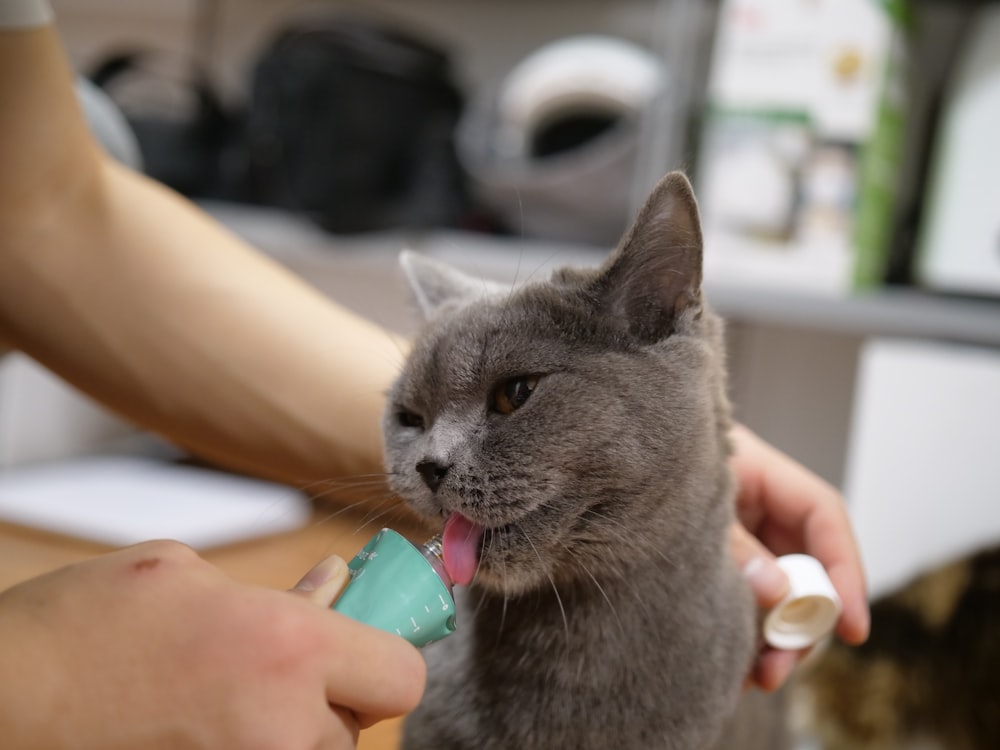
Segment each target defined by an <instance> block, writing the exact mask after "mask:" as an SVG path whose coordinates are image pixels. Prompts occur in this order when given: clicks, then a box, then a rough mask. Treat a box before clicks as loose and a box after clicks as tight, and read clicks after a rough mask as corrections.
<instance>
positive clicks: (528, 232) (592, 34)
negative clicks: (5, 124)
mask: <svg viewBox="0 0 1000 750" xmlns="http://www.w3.org/2000/svg"><path fill="white" fill-rule="evenodd" d="M53 5H54V7H55V10H56V16H57V21H58V26H59V29H60V31H61V34H62V36H63V39H64V41H65V44H66V46H67V49H68V51H69V54H70V57H71V59H72V62H73V64H74V66H75V67H76V69H77V71H78V72H79V74H80V76H81V78H82V79H83V82H82V83H81V87H82V91H81V97H83V98H84V99H86V100H88V101H90V102H91V106H90V111H91V113H92V115H91V116H92V118H93V124H94V128H95V130H96V131H97V132H98V133H99V134H100V135H101V137H102V141H103V142H104V143H105V144H106V146H107V147H108V148H109V149H110V150H111V151H112V152H113V153H115V154H116V155H117V156H119V158H121V159H123V160H125V161H127V162H130V163H132V164H133V165H135V166H137V167H138V168H140V169H143V170H144V171H146V172H147V173H148V174H149V175H151V176H152V177H154V178H156V179H158V180H161V181H163V182H164V183H166V184H168V185H170V186H171V187H173V188H175V189H177V190H178V191H180V192H182V193H184V194H185V195H187V196H189V197H191V198H192V199H193V200H195V201H197V202H198V203H200V204H201V205H202V206H203V207H204V208H205V209H206V210H207V211H209V212H210V213H212V214H213V215H214V216H216V217H217V218H218V219H220V220H221V221H223V222H224V223H225V224H227V225H228V226H230V227H231V228H232V229H233V230H234V231H236V232H237V233H239V234H241V235H243V236H245V237H246V238H247V239H249V240H250V241H251V242H252V243H253V244H255V245H257V246H258V247H260V248H261V249H262V250H264V251H265V252H267V253H269V254H271V255H273V256H274V257H276V258H278V259H279V260H280V261H282V262H283V263H285V264H287V265H288V266H289V267H291V268H292V269H293V270H295V271H296V272H298V273H300V274H301V275H302V276H303V277H305V278H306V279H307V280H308V281H310V282H311V283H313V284H314V285H316V286H317V287H319V288H320V289H321V290H323V291H324V292H326V293H328V294H330V295H331V296H333V297H335V298H336V299H338V300H339V301H341V302H342V303H344V304H346V305H348V306H350V307H352V308H354V309H356V310H357V311H358V312H360V313H362V314H364V315H366V316H368V317H370V318H372V319H374V320H376V321H378V322H379V323H381V324H383V325H385V326H387V327H389V328H392V329H394V330H398V331H401V332H404V333H406V332H410V331H412V330H413V328H414V326H415V317H414V316H413V314H412V311H411V309H410V308H409V304H408V301H407V296H406V294H405V292H404V290H403V287H402V284H401V282H400V280H399V278H398V277H397V273H396V263H395V256H396V254H397V253H398V251H399V250H400V249H401V248H402V247H404V246H409V247H412V248H415V249H418V250H420V251H422V252H425V253H428V254H431V255H434V256H437V257H440V258H443V259H446V260H449V261H451V262H453V263H455V264H457V265H460V266H462V267H464V268H465V269H466V270H468V271H470V272H472V273H478V274H482V275H483V276H487V277H491V278H497V279H500V280H505V281H511V282H513V281H520V280H524V279H526V278H529V277H531V276H534V275H537V274H539V273H542V272H545V271H546V270H547V269H549V268H551V267H555V266H560V265H565V264H569V263H586V264H596V263H599V262H600V261H601V260H602V259H603V257H604V256H606V254H607V253H608V252H609V250H610V249H611V248H613V247H614V245H615V243H616V241H617V238H618V236H619V235H620V233H621V231H622V230H623V229H624V228H625V227H626V226H627V225H628V223H629V222H630V220H631V218H632V216H633V215H634V213H635V211H636V210H637V208H638V206H639V205H640V204H641V201H642V200H643V199H644V197H645V195H646V194H647V193H648V191H649V189H650V188H651V187H652V185H653V184H655V182H656V180H657V179H658V178H659V177H660V176H661V175H662V174H664V173H665V172H667V171H669V170H670V169H674V168H682V169H685V170H686V171H687V172H688V173H689V175H690V176H691V178H692V181H693V182H694V185H695V191H696V193H697V194H698V196H699V200H700V203H701V207H702V213H703V220H704V224H705V234H706V250H705V265H706V290H707V295H708V298H709V300H710V302H711V303H712V304H713V305H714V306H715V307H716V308H717V309H718V310H719V311H720V312H721V313H722V314H723V315H724V316H725V317H726V318H727V320H728V321H729V329H728V336H729V345H730V361H731V368H732V396H733V400H734V404H735V408H736V413H737V416H738V418H739V419H741V420H742V421H744V422H745V423H746V424H748V425H749V426H750V427H751V428H753V429H754V430H756V431H757V432H758V433H759V434H761V435H762V436H763V437H764V438H766V439H768V440H769V441H771V442H773V443H774V444H776V445H777V446H779V447H780V448H782V449H784V450H786V451H787V452H789V453H790V454H791V455H793V456H794V457H796V458H797V459H799V460H800V461H802V462H804V463H805V464H806V465H808V466H809V467H810V468H812V469H813V470H815V471H816V472H818V473H819V474H821V475H822V476H823V477H825V478H826V479H828V480H829V481H830V482H831V483H833V484H834V485H836V486H837V487H839V488H840V489H841V490H842V491H843V492H844V493H845V496H846V498H847V501H848V503H849V507H850V511H851V514H852V517H853V519H854V522H855V524H856V528H857V532H858V535H859V538H860V541H861V544H862V549H863V553H864V557H865V563H866V567H867V570H868V574H869V582H870V585H871V590H872V598H873V600H876V601H878V604H877V605H876V606H877V609H876V615H877V616H876V630H875V636H874V637H873V640H872V644H870V645H869V646H868V647H866V649H868V650H867V651H866V652H864V653H862V654H861V655H860V656H859V655H858V652H857V651H855V652H852V653H851V654H838V653H837V649H831V650H830V653H829V654H828V655H826V656H825V657H824V658H825V659H826V661H822V662H820V663H819V664H818V665H817V667H816V669H815V670H814V672H813V673H812V675H813V676H812V678H811V679H812V680H813V684H812V688H811V691H806V692H804V693H803V695H807V696H808V697H807V698H804V699H802V700H801V701H799V703H797V705H799V707H800V708H801V713H802V716H803V717H806V718H803V719H802V721H803V722H804V724H805V725H807V726H808V727H809V729H808V731H807V732H806V740H804V741H806V742H810V743H813V744H814V746H823V747H829V748H840V747H843V748H849V747H859V748H863V747H873V748H878V747H928V748H936V747H943V748H986V747H989V748H997V747H1000V726H998V724H1000V643H998V642H997V639H998V638H1000V635H998V633H1000V630H998V629H997V626H998V625H1000V567H998V565H1000V563H998V560H997V559H996V555H995V554H994V551H995V549H996V546H997V544H998V542H1000V461H998V459H997V446H998V445H1000V182H998V180H1000V177H998V175H1000V146H998V143H997V141H998V136H1000V4H998V3H994V2H973V1H971V0H970V1H968V2H952V1H950V0H910V1H909V2H904V1H903V0H881V1H880V0H705V1H703V0H573V2H570V0H544V1H537V2H527V1H525V0H506V1H505V2H500V1H499V0H464V1H459V0H365V1H364V2H354V3H340V2H326V3H315V2H311V3H304V2H292V1H287V0H200V1H198V0H170V1H169V2H168V1H167V0H147V1H146V2H143V3H133V2H127V1H126V0H53ZM101 113H104V114H103V115H102V114H101ZM206 252H210V248H206ZM136 446H139V447H138V448H136ZM153 446H155V443H153V442H151V441H150V439H149V437H148V436H144V435H139V434H136V433H135V431H134V428H132V427H130V426H128V425H126V424H124V423H121V422H120V421H118V420H116V419H115V418H113V417H112V416H110V415H108V414H106V413H105V412H104V411H103V410H101V409H100V408H99V407H97V406H95V405H94V404H93V403H92V402H90V401H89V400H87V399H85V398H84V397H82V396H80V395H78V394H77V393H76V392H74V391H72V390H70V389H68V388H67V387H65V386H64V385H62V384H61V383H60V382H59V381H57V380H55V379H54V378H52V377H51V376H49V375H47V374H46V373H45V372H44V371H42V370H41V369H40V368H38V367H37V366H35V365H34V364H33V363H32V362H31V361H30V360H28V359H26V358H23V357H18V356H14V355H12V356H10V357H7V358H6V359H5V360H4V361H3V363H2V364H0V468H3V469H4V470H7V471H8V472H9V471H11V470H17V469H18V468H20V467H25V466H37V465H39V464H41V463H44V462H58V461H63V460H66V459H69V458H72V457H76V456H80V455H89V454H95V453H106V452H108V451H112V452H114V451H125V452H128V451H133V450H139V451H159V450H162V446H159V447H153ZM917 655H920V658H917ZM838 659H839V660H840V661H837V660H838ZM852 660H854V661H852ZM945 696H947V699H946V698H945ZM872 706H877V707H879V708H878V709H877V710H876V709H873V708H872ZM866 707H867V708H866ZM817 717H818V718H817ZM824 717H826V718H825V719H824ZM920 743H925V744H920Z"/></svg>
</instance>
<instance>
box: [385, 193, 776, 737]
mask: <svg viewBox="0 0 1000 750" xmlns="http://www.w3.org/2000/svg"><path fill="white" fill-rule="evenodd" d="M701 260H702V242H701V230H700V226H699V221H698V215H697V206H696V204H695V200H694V196H693V194H692V192H691V189H690V186H689V184H688V182H687V180H686V179H685V178H684V177H683V176H682V175H680V174H678V173H674V174H671V175H668V176H667V177H666V178H664V180H663V181H662V182H661V183H660V184H659V185H658V186H657V188H656V189H655V190H654V192H653V194H652V195H651V197H650V199H649V201H648V203H647V205H646V206H645V208H644V209H643V210H642V211H641V212H640V214H639V217H638V218H637V220H636V223H635V226H634V227H633V228H632V229H631V230H630V232H629V233H628V234H627V235H626V237H625V239H624V240H623V242H622V244H621V246H620V247H619V248H618V249H617V250H616V252H615V253H614V254H613V255H612V256H611V257H610V258H609V260H608V261H607V263H605V265H604V266H603V267H602V268H600V269H589V270H563V271H558V272H556V273H555V274H554V275H553V276H552V278H551V279H550V280H549V281H546V282H539V283H533V284H528V285H525V286H523V287H521V288H519V289H517V290H516V291H512V290H510V289H507V290H503V291H498V290H497V289H496V288H493V287H484V286H483V284H482V282H479V281H475V280H471V279H468V278H463V277H461V276H460V275H457V274H456V273H455V272H453V271H451V270H450V269H446V268H443V267H442V266H441V265H440V264H437V263H434V262H430V261H427V260H425V259H421V258H419V257H413V256H409V257H407V258H405V259H404V265H405V266H406V269H407V275H408V276H409V277H410V280H411V282H412V283H413V284H414V286H415V289H416V292H417V297H418V300H419V301H420V303H421V306H422V307H423V308H424V311H425V313H426V314H427V315H428V317H429V321H428V323H427V325H426V327H425V328H424V330H423V331H422V333H421V334H420V335H419V337H418V338H417V340H416V341H415V343H414V346H413V351H412V354H411V356H410V357H409V360H408V361H407V363H406V365H405V367H404V369H403V372H402V374H401V376H400V377H399V379H398V381H397V382H396V384H395V385H394V387H393V389H392V392H391V394H390V404H389V408H388V411H387V413H386V418H385V425H384V428H385V443H386V457H387V468H388V470H389V473H390V477H391V483H392V486H393V489H394V490H395V491H396V492H398V493H399V494H400V495H401V496H402V497H403V498H404V499H405V500H406V501H407V502H408V503H409V504H410V505H411V506H412V507H413V508H414V509H415V510H417V511H418V512H419V513H421V514H423V515H424V516H426V517H428V518H429V519H431V520H432V521H434V522H435V523H440V521H441V520H443V518H444V517H445V516H446V515H447V514H449V513H451V512H459V513H462V514H464V515H465V516H467V517H469V518H471V519H473V520H475V521H477V522H479V523H481V524H484V525H485V526H487V527H489V528H490V529H493V531H491V532H489V533H488V535H487V537H486V539H485V540H484V545H483V546H484V551H483V559H482V562H481V565H480V569H479V572H478V573H477V576H476V579H475V581H474V583H473V585H472V586H470V587H469V589H468V590H467V591H465V592H462V593H463V594H464V595H462V596H460V602H459V605H460V610H459V612H460V617H459V627H458V631H457V632H456V633H455V634H454V635H453V636H451V637H449V638H448V639H447V640H445V641H442V642H440V643H438V644H434V645H433V646H431V647H430V648H428V649H427V650H426V652H425V653H426V656H427V660H428V666H429V682H428V687H427V692H426V695H425V697H424V700H423V702H422V703H421V705H420V707H419V708H418V709H417V710H416V712H415V713H413V714H412V715H411V716H410V717H409V718H408V719H407V722H406V728H405V742H404V745H405V747H406V748H408V749H415V748H428V749H430V748H434V749H435V750H439V749H447V748H468V749H473V748H475V749H476V750H491V749H492V748H516V749H517V750H530V749H532V748H538V749H542V748H544V749H545V750H551V749H553V748H602V750H603V749H605V748H643V749H646V748H669V749H670V750H682V749H683V750H695V749H698V750H700V749H702V748H708V747H712V746H717V747H734V748H735V747H754V746H755V745H754V744H753V741H752V740H751V738H750V737H749V735H747V734H745V732H747V731H749V730H747V729H740V730H738V732H737V736H735V737H734V735H733V732H732V731H731V727H732V721H731V719H732V717H733V716H734V715H735V713H736V709H737V704H738V703H739V701H740V696H741V686H742V683H743V679H744V676H745V675H746V674H747V672H748V668H749V665H750V663H751V661H752V658H753V655H754V648H755V610H754V606H753V603H752V597H751V595H750V592H749V590H748V588H747V586H746V584H745V582H744V580H743V579H742V577H741V575H740V574H739V572H738V571H737V569H736V567H735V564H734V563H733V561H732V559H731V558H730V555H729V554H728V547H727V529H728V527H729V524H730V522H731V521H732V519H733V492H734V486H733V480H732V478H731V476H730V471H729V469H728V465H727V457H728V455H729V451H730V446H729V442H728V437H727V433H728V428H729V425H730V410H729V404H728V400H727V397H726V380H725V367H724V355H723V344H722V330H721V322H720V321H719V319H718V318H717V317H716V316H715V315H714V314H713V313H712V312H711V310H710V309H709V308H708V307H706V305H705V303H704V301H703V299H702V295H701ZM522 375H542V376H543V377H542V378H541V379H540V380H539V382H538V385H537V387H536V388H535V390H534V392H533V393H532V395H531V396H530V398H528V400H527V401H526V402H525V403H524V405H523V406H521V407H520V408H519V409H517V410H516V411H514V412H512V413H510V414H507V415H504V414H500V413H496V412H494V411H491V409H490V398H491V396H490V394H491V393H492V392H493V391H494V390H495V388H496V386H497V385H498V384H499V383H502V382H504V381H505V380H506V379H509V378H514V377H517V376H522ZM400 415H403V416H402V417H401V416H400ZM415 417H416V418H419V420H422V423H423V424H422V426H421V425H419V424H417V420H416V419H415ZM426 460H433V461H436V462H438V463H439V464H440V465H441V466H445V467H449V468H448V471H447V474H446V475H445V476H444V479H443V481H442V482H441V484H440V486H439V487H438V488H437V489H436V491H431V489H430V487H429V485H428V483H427V482H425V481H424V480H422V478H421V476H420V475H419V473H418V471H417V470H416V465H417V464H418V463H419V462H421V461H426ZM727 727H728V728H729V729H730V731H729V733H728V734H727V733H726V732H727ZM767 746H773V745H767Z"/></svg>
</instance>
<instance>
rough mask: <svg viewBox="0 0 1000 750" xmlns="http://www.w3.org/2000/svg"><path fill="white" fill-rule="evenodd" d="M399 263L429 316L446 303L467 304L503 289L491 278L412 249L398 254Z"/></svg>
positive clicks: (428, 317) (418, 301)
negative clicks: (474, 273) (466, 271)
mask: <svg viewBox="0 0 1000 750" xmlns="http://www.w3.org/2000/svg"><path fill="white" fill-rule="evenodd" d="M399 265H400V266H401V267H402V269H403V275H404V276H406V280H407V282H408V283H409V285H410V289H412V290H413V296H414V297H416V299H417V304H418V305H419V306H420V311H421V312H422V313H423V315H424V318H425V319H427V320H429V319H430V318H431V317H433V316H434V314H435V313H436V312H437V311H438V310H440V309H441V308H442V307H443V306H444V305H447V304H452V303H458V304H465V303H467V302H471V301H472V300H476V299H479V298H481V297H484V296H486V295H488V294H491V293H493V292H495V291H502V287H500V286H499V285H498V284H496V283H494V282H492V281H484V280H483V279H477V278H474V277H472V276H468V275H467V274H464V273H462V272H461V271H459V270H458V269H457V268H453V267H452V266H449V265H447V264H446V263H442V262H441V261H437V260H433V259H432V258H428V257H427V256H426V255H421V254H420V253H415V252H413V251H412V250H404V251H403V252H402V253H400V254H399Z"/></svg>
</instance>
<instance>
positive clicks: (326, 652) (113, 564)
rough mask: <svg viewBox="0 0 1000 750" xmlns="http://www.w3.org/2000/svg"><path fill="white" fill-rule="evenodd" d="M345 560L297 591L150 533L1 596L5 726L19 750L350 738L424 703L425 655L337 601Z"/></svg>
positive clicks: (332, 744)
mask: <svg viewBox="0 0 1000 750" xmlns="http://www.w3.org/2000/svg"><path fill="white" fill-rule="evenodd" d="M345 568H346V566H345V565H344V563H343V561H336V560H328V561H326V562H325V563H324V564H323V565H321V566H319V567H318V568H317V569H314V570H313V571H312V572H311V573H310V574H309V575H307V576H306V578H305V579H303V581H302V582H300V584H299V585H298V586H297V587H296V589H297V590H296V591H295V592H294V593H289V592H283V591H274V590H270V589H264V588H259V587H256V586H250V585H246V584H240V583H236V582H234V581H232V580H231V579H229V578H227V577H226V576H225V575H224V574H222V573H221V572H220V571H219V570H218V569H217V568H215V567H213V566H211V565H209V564H208V563H206V562H205V561H204V560H202V559H201V558H199V557H198V556H197V555H196V554H195V553H194V552H193V551H192V550H191V549H189V548H187V547H184V546H183V545H180V544H177V543H173V542H150V543H145V544H141V545H137V546H135V547H130V548H127V549H124V550H121V551H118V552H114V553H111V554H108V555H104V556H101V557H98V558H95V559H93V560H90V561H88V562H84V563H80V564H77V565H73V566H69V567H66V568H62V569H60V570H57V571H55V572H53V573H50V574H48V575H46V576H43V577H40V578H36V579H33V580H31V581H28V582H26V583H23V584H21V585H19V586H16V587H14V588H12V589H9V590H8V591H6V592H2V593H0V674H3V680H0V726H2V727H3V728H4V747H5V748H7V747H9V748H11V749H12V750H35V749H36V748H38V749H39V750H41V749H42V748H45V749H46V750H62V749H63V748H67V749H68V748H75V749H78V750H98V749H100V750H133V749H134V748H143V750H157V749H158V748H170V750H187V749H188V748H192V749H193V748H204V747H220V748H229V747H232V748H237V747H254V748H261V750H267V749H268V748H283V749H285V748H287V749H288V750H297V749H301V750H306V749H307V748H323V749H324V750H340V749H341V748H349V747H353V746H354V744H355V741H356V739H357V732H358V728H359V727H360V728H363V727H366V726H368V725H370V724H372V723H374V722H375V721H377V720H380V719H383V718H387V717H390V716H396V715H400V714H402V713H405V712H406V711H409V710H410V709H412V708H413V707H414V706H415V705H416V703H417V702H418V701H419V698H420V694H421V692H422V689H423V682H424V676H425V671H424V670H425V668H424V663H423V659H422V658H421V656H420V654H419V652H417V650H416V649H414V648H413V647H412V646H410V644H408V643H407V642H406V641H404V640H403V639H402V638H399V637H397V636H394V635H390V634H387V633H383V632H381V631H379V630H375V629H374V628H370V627H368V626H365V625H362V624H360V623H356V622H354V621H352V620H350V619H348V618H346V617H344V616H342V615H340V614H339V613H337V612H333V611H330V610H329V609H327V605H328V604H329V601H330V600H331V599H332V598H333V597H334V596H335V595H336V593H337V591H338V590H339V588H340V584H341V583H342V582H343V580H344V576H345V575H346V571H345Z"/></svg>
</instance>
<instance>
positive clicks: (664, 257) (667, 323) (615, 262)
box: [597, 172, 702, 343]
mask: <svg viewBox="0 0 1000 750" xmlns="http://www.w3.org/2000/svg"><path fill="white" fill-rule="evenodd" d="M701 268H702V237H701V222H700V220H699V218H698V204H697V202H696V201H695V197H694V191H693V190H692V189H691V183H690V182H688V180H687V178H686V177H685V176H684V174H683V173H681V172H671V173H670V174H668V175H667V176H666V177H664V178H663V179H662V180H660V182H659V184H657V186H656V187H655V188H654V189H653V192H652V193H651V194H650V196H649V198H648V199H647V201H646V205H645V206H643V208H642V210H641V211H640V212H639V215H638V217H637V218H636V220H635V223H634V224H633V225H632V228H631V229H630V230H629V231H628V233H627V234H626V235H625V238H624V239H623V241H622V244H621V245H620V246H619V247H618V249H617V250H616V251H615V252H614V254H612V256H611V257H610V258H609V259H608V261H607V262H606V263H605V265H604V267H603V269H602V272H601V273H600V275H599V277H598V280H597V284H598V290H597V292H598V295H599V299H600V300H601V304H602V305H603V306H604V310H605V312H610V313H611V315H613V316H617V317H619V318H620V319H622V320H623V323H624V324H625V326H626V327H627V329H628V332H629V333H630V334H631V335H632V336H634V337H636V338H637V339H638V340H640V341H641V342H643V343H652V342H654V341H659V340H660V339H662V338H664V337H666V336H669V335H670V334H671V333H673V331H674V330H675V327H676V325H677V323H678V321H679V320H680V318H681V316H682V315H683V314H684V313H685V312H687V311H691V312H692V313H693V314H695V315H697V314H698V312H700V310H701Z"/></svg>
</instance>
